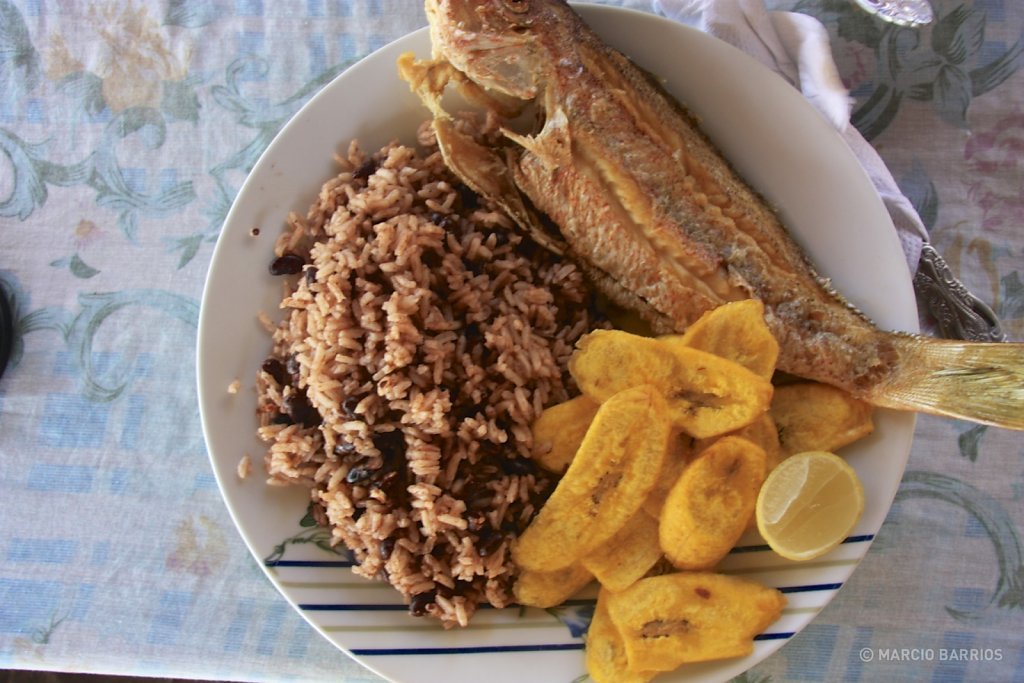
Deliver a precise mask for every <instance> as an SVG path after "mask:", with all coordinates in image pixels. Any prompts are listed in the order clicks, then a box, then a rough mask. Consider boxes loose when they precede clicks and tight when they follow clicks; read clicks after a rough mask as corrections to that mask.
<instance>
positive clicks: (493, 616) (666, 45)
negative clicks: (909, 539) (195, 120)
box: [198, 5, 917, 683]
mask: <svg viewBox="0 0 1024 683" xmlns="http://www.w3.org/2000/svg"><path fill="white" fill-rule="evenodd" d="M579 9H580V12H581V13H582V14H583V15H584V17H585V18H586V19H587V20H588V21H589V22H590V24H591V25H592V26H593V27H594V28H595V29H596V30H597V32H598V33H599V34H601V35H602V36H604V37H605V39H606V40H608V41H609V42H610V43H611V44H612V45H614V46H615V47H617V48H619V49H620V50H622V51H623V52H625V53H626V54H627V55H629V56H630V57H632V58H633V59H634V60H635V61H636V62H638V63H639V64H641V65H642V66H644V67H646V68H647V69H648V70H649V71H651V72H653V73H654V74H656V75H657V76H659V77H660V78H663V79H664V83H665V85H666V87H667V88H668V90H669V91H670V92H672V93H673V94H675V95H676V96H677V97H678V98H679V99H680V100H682V101H683V102H685V103H686V104H687V105H688V106H689V107H690V108H691V109H692V110H694V111H695V112H696V113H697V114H698V115H699V116H700V117H701V119H702V120H703V121H704V124H705V127H706V130H707V133H708V134H709V135H710V136H711V138H712V139H713V140H714V141H715V142H716V143H717V144H718V145H719V146H720V147H721V148H722V150H723V151H724V152H725V154H726V156H727V157H729V158H730V159H731V160H732V162H733V163H734V164H735V166H736V167H737V168H738V169H739V170H740V172H741V173H743V174H744V175H745V176H746V177H747V178H748V180H749V181H750V182H751V183H752V184H753V185H754V186H755V187H757V188H758V189H760V190H761V192H762V193H763V194H764V195H765V196H766V197H767V198H768V199H769V200H770V201H772V202H773V203H774V204H775V205H776V206H778V207H779V209H780V211H781V212H782V214H783V215H784V218H785V219H786V221H787V222H788V224H789V225H790V227H791V229H792V231H793V233H794V235H795V236H796V238H797V239H798V240H799V241H800V242H801V244H802V245H803V246H804V247H805V248H806V249H807V251H808V253H809V255H810V256H811V258H812V260H813V261H814V262H815V263H816V264H817V265H818V267H819V270H820V272H821V273H823V274H825V275H826V276H828V277H830V278H832V280H833V282H834V283H835V285H836V287H837V288H838V289H839V291H841V292H843V293H844V294H846V295H847V297H848V298H849V299H850V300H851V301H853V302H854V303H855V304H857V305H858V306H859V307H860V308H861V309H862V310H864V311H866V312H867V313H868V314H869V315H871V316H873V318H874V319H875V320H876V321H877V322H878V323H879V324H880V325H881V326H883V327H886V328H890V329H902V330H907V331H915V330H916V328H917V310H916V305H915V302H914V295H913V291H912V288H911V284H910V275H909V273H908V271H907V267H906V265H905V261H904V257H903V253H902V251H901V249H900V246H899V243H898V241H897V238H896V235H895V231H894V230H893V227H892V223H891V221H890V219H889V217H888V214H887V213H886V212H885V209H884V207H883V205H882V203H881V200H880V199H879V197H878V195H877V194H876V193H875V191H874V189H873V188H872V186H871V184H870V182H869V180H868V178H867V177H866V175H865V174H864V172H863V171H862V169H861V167H860V166H859V165H858V163H857V161H856V159H855V158H854V157H853V155H852V154H851V152H850V151H849V149H848V147H847V146H846V145H845V143H844V142H843V141H842V139H841V138H840V137H839V136H838V135H837V134H836V133H835V131H834V130H833V129H832V128H831V127H830V126H829V125H828V124H827V123H826V122H825V120H824V119H823V118H822V117H821V116H820V115H819V114H818V112H817V111H816V110H814V109H813V108H811V107H810V106H809V105H808V104H807V102H806V101H805V100H804V99H803V98H802V97H801V96H800V95H799V94H798V93H797V92H796V90H794V89H793V88H791V87H790V86H789V85H788V84H786V83H785V82H783V81H782V80H781V79H780V78H778V77H777V76H775V75H774V74H773V73H771V72H769V71H767V70H766V69H765V68H763V67H762V66H761V65H760V64H758V63H756V62H755V61H753V60H752V59H750V58H749V57H747V56H746V55H745V54H743V53H741V52H740V51H738V50H736V49H734V48H732V47H730V46H729V45H727V44H725V43H723V42H721V41H718V40H716V39H714V38H710V37H708V36H706V35H704V34H702V33H700V32H698V31H695V30H693V29H690V28H688V27H685V26H683V25H681V24H678V23H675V22H671V21H668V20H665V19H661V18H658V17H655V16H653V15H648V14H643V13H639V12H635V11H630V10H622V9H617V8H612V7H600V6H586V5H584V6H581V7H580V8H579ZM429 49H430V48H429V38H428V36H427V33H426V30H420V31H417V32H415V33H413V34H411V35H409V36H406V37H405V38H402V39H400V40H398V41H396V42H395V43H392V44H391V45H388V46H387V47H385V48H383V49H381V50H379V51H378V52H376V53H374V54H373V55H371V56H369V57H368V58H366V59H365V60H363V61H361V62H360V63H358V64H356V65H355V66H353V67H352V68H350V69H349V70H348V71H346V72H345V73H343V74H342V75H341V76H339V77H338V78H337V79H335V80H334V81H333V82H331V83H330V84H329V85H328V86H327V87H325V88H324V89H323V90H322V91H321V92H320V93H319V94H317V95H316V96H315V97H314V98H313V99H312V100H311V101H310V102H309V103H308V104H307V105H306V106H305V107H304V108H303V109H302V111H300V112H299V113H298V114H297V115H296V116H295V118H294V119H293V120H292V121H291V122H289V123H288V125H287V126H285V127H284V129H283V130H282V131H281V132H280V134H279V135H278V136H277V137H276V138H275V139H274V141H273V143H271V145H270V146H269V148H268V149H267V151H266V153H265V154H264V155H263V157H262V158H261V159H260V161H259V163H257V164H256V166H255V168H254V169H253V171H252V173H251V174H250V176H249V178H248V179H247V181H246V183H245V185H244V186H243V188H242V190H241V192H240V193H239V195H238V198H237V199H236V200H235V204H234V206H233V207H232V209H231V212H230V214H229V215H228V218H227V222H226V223H225V225H224V229H223V231H222V233H221V236H220V240H219V242H218V244H217V247H216V250H215V252H214V257H213V262H212V265H211V267H210V272H209V276H208V280H207V283H206V290H205V293H204V297H203V303H202V313H201V316H200V324H199V341H198V382H199V397H200V409H201V413H202V419H203V428H204V430H205V435H206V440H207V445H208V448H209V452H210V458H211V461H212V464H213V467H214V470H215V471H216V475H217V480H218V482H219V484H220V487H221V491H222V493H223V496H224V499H225V501H226V503H227V505H228V508H229V509H230V511H231V514H232V516H233V518H234V520H235V523H236V524H237V526H238V529H239V531H240V532H241V534H242V536H243V537H244V538H245V540H246V542H247V543H248V545H249V547H250V549H251V550H252V553H253V555H254V556H255V557H256V559H257V560H258V561H259V562H260V563H261V565H262V566H263V567H264V568H265V570H266V573H267V576H268V577H269V578H270V580H271V581H273V582H274V585H276V586H277V588H278V589H279V590H280V591H281V593H282V595H284V597H285V598H287V599H288V601H289V602H290V603H291V604H292V605H293V606H295V608H296V609H298V610H299V611H300V612H301V613H302V615H303V616H304V617H305V618H306V619H307V620H308V621H309V622H310V623H311V624H312V625H313V626H314V627H316V628H317V629H318V630H319V631H320V632H321V633H322V634H323V635H324V636H325V637H327V638H328V639H330V641H331V642H333V643H335V644H336V645H337V646H338V647H340V648H342V649H344V650H346V651H347V652H349V653H352V654H354V656H356V657H357V658H358V659H359V660H360V661H362V662H363V663H364V664H365V665H366V666H368V667H370V668H371V669H373V670H375V671H377V672H379V673H380V674H382V675H383V676H385V677H388V678H391V679H393V680H396V681H403V682H412V681H415V682H416V683H424V682H427V681H444V682H445V683H458V682H462V681H466V682H469V681H474V682H475V681H480V680H487V681H488V682H489V683H500V682H503V681H508V682H509V683H512V682H518V681H520V680H522V671H524V670H528V671H530V678H531V680H533V681H534V682H535V683H544V682H548V681H550V682H552V683H570V682H571V681H574V680H576V679H577V678H578V677H579V676H581V675H582V674H583V673H584V665H583V655H582V640H581V638H580V635H581V629H582V628H583V627H585V625H586V623H588V620H589V613H590V610H591V609H592V601H588V600H586V599H585V598H583V599H581V600H578V601H573V602H571V603H570V604H569V605H568V606H566V607H564V608H560V609H558V610H551V611H549V612H545V611H543V610H526V611H525V612H523V613H520V611H519V610H517V609H507V610H492V609H484V610H480V612H478V614H477V615H476V616H475V617H474V619H473V623H472V625H471V626H470V627H469V628H467V629H463V630H452V631H443V630H442V629H440V628H438V627H437V626H436V624H434V623H433V622H429V621H424V620H419V619H415V618H413V617H411V616H409V615H408V614H407V613H406V611H405V609H404V607H403V606H402V604H401V601H400V599H399V598H398V596H397V594H396V593H394V592H393V591H392V590H391V589H390V588H388V587H387V586H383V585H377V584H372V583H370V582H368V581H364V580H362V579H359V578H358V577H355V576H354V575H352V574H351V573H350V572H349V571H348V570H346V569H344V568H339V566H341V567H343V566H344V564H345V562H344V558H342V557H338V556H335V555H332V554H330V553H329V552H327V551H325V550H323V549H321V548H320V547H318V546H317V544H316V540H317V538H318V536H317V534H318V533H321V532H319V531H318V530H317V529H315V528H310V527H303V526H301V524H300V520H301V519H302V517H303V516H304V513H305V509H306V505H305V500H306V495H305V494H304V493H303V492H302V491H299V490H283V489H280V488H271V487H267V486H266V485H265V484H264V477H262V476H261V473H260V463H261V462H262V453H263V446H262V444H261V443H260V442H259V441H258V440H257V439H256V437H255V427H256V424H255V417H254V411H255V392H254V388H253V386H254V377H255V373H256V370H257V368H258V367H259V364H260V362H261V361H262V360H263V359H264V358H265V357H266V355H267V353H268V351H269V338H268V336H267V335H266V333H265V332H264V331H263V330H262V328H261V327H260V326H259V325H258V323H257V321H256V318H257V314H258V312H259V311H261V310H262V311H266V312H268V313H271V314H273V313H274V312H275V311H276V307H277V304H278V302H279V298H280V294H281V290H280V283H279V281H278V280H277V279H275V278H273V277H270V276H269V275H268V274H267V264H268V263H269V261H270V259H271V254H272V247H273V242H274V239H275V238H276V236H277V235H278V234H279V233H280V231H281V230H282V229H283V226H284V224H285V217H286V215H287V213H288V212H289V211H290V210H295V211H298V212H300V213H304V212H305V210H306V209H307V207H308V206H309V204H310V203H311V202H312V200H313V199H314V197H315V196H316V194H317V191H318V188H319V186H320V184H321V183H322V182H323V181H324V180H326V179H327V178H329V177H330V176H332V175H333V173H334V171H335V168H334V165H333V162H332V154H333V153H334V152H335V150H337V149H339V148H344V146H345V145H347V143H348V141H349V140H350V139H352V138H358V139H359V140H360V141H361V143H362V144H363V146H364V148H365V149H376V148H377V147H379V146H381V145H382V144H384V143H386V142H387V141H388V140H389V139H391V138H393V137H400V138H401V139H403V141H405V142H408V143H413V142H414V136H413V133H414V131H415V127H416V125H417V124H418V123H419V122H420V121H421V120H422V119H424V118H426V111H425V110H424V109H423V108H422V107H421V106H420V104H419V102H418V101H417V100H416V99H415V98H414V97H413V95H412V94H411V93H410V92H409V89H408V87H407V86H406V85H405V84H404V83H402V82H400V81H399V79H398V77H397V75H396V68H395V59H396V58H397V57H398V55H399V54H401V53H402V52H405V51H408V50H413V51H415V52H416V53H417V54H419V55H423V56H426V55H428V54H429ZM253 226H258V227H259V228H260V229H261V234H260V236H259V237H257V238H254V237H252V236H251V235H250V229H251V228H252V227H253ZM235 379H241V380H242V382H243V389H242V391H241V392H240V393H239V394H237V395H230V394H229V393H228V392H227V387H228V385H229V384H230V383H231V382H232V381H234V380H235ZM913 430H914V416H913V415H911V414H900V413H893V412H889V411H878V413H877V429H876V432H875V433H874V434H873V435H872V436H871V437H869V438H868V439H865V440H863V441H861V442H859V443H857V444H855V445H854V446H853V447H851V448H849V449H847V450H846V451H845V453H844V454H845V455H846V457H847V458H848V459H849V461H850V462H851V463H852V464H853V465H854V466H855V467H856V469H857V471H858V473H859V474H860V476H861V478H862V480H863V482H864V486H865V490H866V493H867V503H866V510H865V514H864V516H863V519H862V520H861V522H860V524H859V526H858V527H857V529H856V530H855V531H854V534H853V536H852V537H851V538H850V539H849V542H847V543H844V544H843V545H841V546H840V547H839V548H838V549H836V550H835V551H834V552H833V553H832V554H830V555H829V556H827V558H824V559H823V560H822V561H820V562H815V563H808V564H804V565H794V564H792V563H789V562H786V561H783V560H781V559H780V558H779V557H777V556H776V555H775V554H774V553H772V552H770V551H768V550H767V549H766V548H764V547H763V546H760V545H759V539H758V538H757V537H756V534H755V535H754V537H753V538H748V539H745V540H744V541H743V542H742V545H743V547H742V548H740V550H739V551H737V552H734V553H733V554H731V555H730V556H729V558H728V559H727V560H726V562H725V564H724V565H723V566H724V569H725V570H726V571H734V570H735V571H741V572H742V573H743V575H744V576H747V577H749V578H752V579H756V580H760V581H762V582H764V583H766V584H768V585H772V586H776V587H780V588H781V589H783V590H784V591H785V592H786V593H787V596H788V598H789V607H788V608H787V610H786V612H784V614H783V616H782V618H781V619H780V620H779V621H778V622H776V623H775V624H773V625H772V626H771V627H770V628H769V629H768V631H767V632H766V633H765V634H762V636H760V637H759V638H758V639H757V641H756V643H755V649H754V654H753V655H751V656H750V657H747V658H744V659H734V660H728V661H725V662H721V663H714V664H707V665H700V666H695V667H689V668H686V669H684V670H681V671H679V672H677V673H675V674H669V675H666V676H664V677H663V680H665V681H673V680H677V681H681V680H684V678H685V680H687V681H693V680H709V681H710V680H726V679H728V678H730V677H732V676H735V675H737V674H739V673H741V672H742V671H744V670H746V669H748V668H749V667H751V666H753V665H754V664H756V663H757V662H758V661H760V660H762V659H763V658H765V657H766V656H768V655H769V654H771V653H772V652H774V651H775V650H776V649H778V648H779V647H780V646H781V645H783V644H784V643H785V642H786V641H787V640H788V639H789V638H790V637H792V636H793V635H794V634H795V633H797V632H799V631H800V630H801V629H802V628H803V627H804V626H806V625H807V623H808V622H810V621H811V619H813V617H814V616H815V614H817V612H818V611H819V610H820V609H821V608H823V607H824V606H825V605H826V604H827V603H828V602H829V601H830V600H831V599H832V597H833V595H834V594H835V591H836V590H837V589H838V588H839V587H840V586H842V584H843V583H844V582H845V581H846V580H847V579H848V578H849V576H850V574H851V573H852V571H853V570H854V568H855V566H856V564H857V563H858V561H859V560H860V559H861V558H862V557H863V555H864V553H865V552H866V551H867V549H868V546H869V545H870V542H871V539H872V538H873V537H874V534H875V533H876V532H877V530H878V529H879V527H880V526H881V524H882V521H883V519H884V518H885V515H886V513H887V511H888V509H889V505H890V503H891V502H892V499H893V496H894V495H895V492H896V488H897V486H898V484H899V481H900V478H901V476H902V473H903V468H904V465H905V463H906V459H907V456H908V454H909V451H910V444H911V439H912V436H913ZM247 453H248V454H252V456H253V460H254V464H255V467H254V470H253V476H250V477H249V478H248V479H246V480H244V481H242V480H240V479H239V478H238V476H237V475H236V466H237V464H238V462H239V459H240V458H241V457H242V456H243V455H244V454H247ZM287 539H292V541H291V542H287V543H286V540H287ZM303 541H304V542H303ZM282 544H284V545H283V546H282ZM659 680H662V679H659Z"/></svg>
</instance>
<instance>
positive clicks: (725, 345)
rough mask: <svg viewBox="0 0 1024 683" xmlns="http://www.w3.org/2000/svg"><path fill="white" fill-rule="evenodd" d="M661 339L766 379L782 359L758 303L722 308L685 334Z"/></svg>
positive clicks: (704, 318) (708, 315)
mask: <svg viewBox="0 0 1024 683" xmlns="http://www.w3.org/2000/svg"><path fill="white" fill-rule="evenodd" d="M662 339H664V340H665V341H666V343H669V344H682V345H684V346H690V347H692V348H695V349H700V350H701V351H707V352H708V353H713V354H715V355H716V356H721V357H722V358H727V359H729V360H731V361H733V362H736V363H739V364H740V365H742V366H743V367H745V368H747V369H748V370H750V371H751V372H753V373H754V374H756V375H758V376H760V377H764V378H765V379H771V377H772V373H774V372H775V362H776V361H777V360H778V358H779V342H777V341H776V340H775V336H774V335H772V332H771V330H770V329H768V325H767V323H765V321H764V304H763V303H761V301H759V300H757V299H744V300H742V301H730V302H729V303H725V304H722V305H721V306H718V307H716V308H713V309H711V310H710V311H708V312H707V313H705V314H704V315H702V316H701V317H700V318H698V319H697V322H695V323H694V324H692V325H690V326H689V327H688V328H686V331H685V332H684V333H683V334H681V335H667V336H665V337H662Z"/></svg>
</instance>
